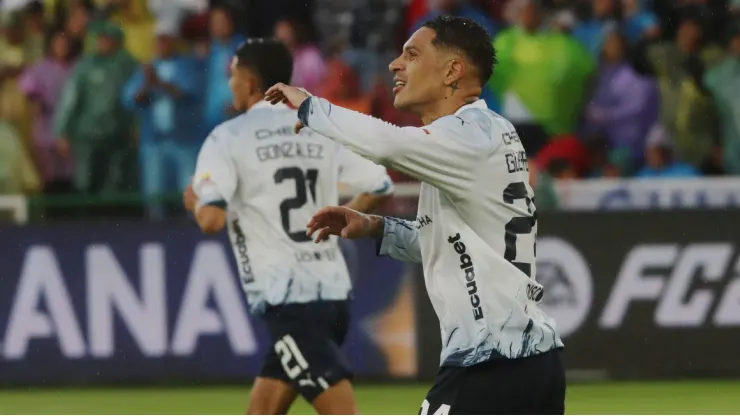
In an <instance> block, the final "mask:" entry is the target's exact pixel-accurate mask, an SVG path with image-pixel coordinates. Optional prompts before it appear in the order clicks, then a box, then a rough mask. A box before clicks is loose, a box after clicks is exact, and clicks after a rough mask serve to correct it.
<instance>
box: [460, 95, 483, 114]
mask: <svg viewBox="0 0 740 416" xmlns="http://www.w3.org/2000/svg"><path fill="white" fill-rule="evenodd" d="M468 108H480V109H485V108H488V105H486V101H485V100H481V99H479V100H476V101H474V102H472V103H470V104H465V105H464V106H462V107H460V108H458V109H457V111H455V115H458V114H460V113H462V112H463V111H465V110H467V109H468Z"/></svg>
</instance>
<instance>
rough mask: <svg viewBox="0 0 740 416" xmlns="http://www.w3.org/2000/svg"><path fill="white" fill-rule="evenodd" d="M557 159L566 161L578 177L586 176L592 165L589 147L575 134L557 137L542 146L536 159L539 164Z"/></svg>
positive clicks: (543, 164)
mask: <svg viewBox="0 0 740 416" xmlns="http://www.w3.org/2000/svg"><path fill="white" fill-rule="evenodd" d="M556 159H557V160H564V161H566V162H567V163H568V166H570V167H572V168H573V170H574V172H575V175H576V176H577V177H583V176H585V175H586V174H587V173H588V170H589V168H590V166H591V157H590V155H589V153H588V148H587V147H586V146H585V145H584V144H583V142H582V141H581V140H579V139H578V137H576V136H574V135H563V136H559V137H555V138H554V140H552V141H550V142H548V143H547V144H546V145H544V146H543V147H542V150H540V152H539V153H538V154H537V158H536V159H534V160H536V161H537V164H538V165H539V166H549V165H550V162H551V161H553V160H556ZM530 160H531V159H530Z"/></svg>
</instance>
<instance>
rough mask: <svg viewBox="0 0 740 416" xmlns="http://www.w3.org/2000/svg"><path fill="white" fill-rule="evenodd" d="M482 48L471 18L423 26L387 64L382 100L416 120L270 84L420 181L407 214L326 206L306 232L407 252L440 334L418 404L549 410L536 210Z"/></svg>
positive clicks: (473, 410) (553, 345)
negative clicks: (490, 91)
mask: <svg viewBox="0 0 740 416" xmlns="http://www.w3.org/2000/svg"><path fill="white" fill-rule="evenodd" d="M495 61H496V60H495V51H494V49H493V46H492V43H491V39H490V37H489V36H488V34H487V33H486V31H485V29H483V28H482V27H481V26H480V25H478V24H476V23H475V22H473V21H471V20H469V19H464V18H457V17H449V16H443V17H438V18H436V19H434V20H431V21H429V22H427V23H426V24H425V25H424V26H423V27H422V28H421V29H419V30H418V31H416V32H415V33H414V34H413V35H412V36H411V38H410V39H409V40H408V41H407V42H406V45H405V46H404V48H403V53H402V54H401V56H400V57H398V58H397V59H396V60H395V61H393V62H392V63H391V64H390V70H391V71H392V72H393V73H394V74H395V83H396V87H395V88H394V90H393V91H394V94H395V101H394V103H395V106H396V107H397V108H400V109H405V110H410V111H413V112H415V113H417V114H419V115H420V116H421V119H422V121H423V122H424V124H425V127H422V128H413V127H405V128H400V127H397V126H393V125H391V124H388V123H385V122H383V121H381V120H378V119H375V118H372V117H369V116H365V115H362V114H359V113H356V112H353V111H350V110H347V109H344V108H341V107H338V106H335V105H332V104H331V103H330V102H328V101H326V100H323V99H321V98H318V97H309V96H308V95H307V94H306V93H305V92H304V91H302V90H300V89H297V88H294V87H290V86H287V85H284V84H277V85H275V86H273V87H272V88H270V90H269V91H268V92H267V96H266V99H267V100H268V101H270V102H272V103H279V102H281V101H287V102H290V103H291V104H292V105H294V106H298V107H299V110H298V119H299V123H298V125H297V127H298V128H299V129H300V128H302V127H308V128H310V129H311V130H313V131H314V132H316V133H319V134H322V135H325V136H327V137H329V138H331V139H333V140H334V141H336V142H338V143H341V144H343V145H345V146H347V148H349V149H351V150H353V151H354V152H356V153H358V154H359V155H361V156H363V157H365V158H367V159H370V160H373V161H375V162H377V163H380V164H383V165H385V166H387V167H390V168H393V169H396V170H399V171H402V172H405V173H407V174H408V175H410V176H413V177H416V178H418V179H419V180H421V181H422V184H421V193H420V195H419V209H418V215H417V217H418V218H417V220H416V221H414V222H410V221H403V220H398V219H394V218H382V217H377V216H369V215H364V214H361V213H358V212H356V211H354V210H352V209H350V208H347V207H329V208H324V209H322V210H320V211H318V212H317V213H316V215H315V216H314V217H313V219H312V220H311V221H310V222H309V224H308V234H309V235H314V234H315V239H316V241H317V242H321V241H324V240H325V239H326V238H328V237H329V236H332V235H341V236H342V237H344V238H360V237H364V236H372V237H376V238H377V239H378V240H379V248H378V249H379V254H380V255H388V256H391V257H393V258H396V259H400V260H406V261H414V262H420V263H422V265H423V268H424V277H425V280H426V286H427V291H428V293H429V296H430V298H431V301H432V304H433V306H434V309H435V311H436V312H437V316H438V317H439V321H440V324H441V325H440V326H441V330H442V334H441V336H442V354H441V368H440V369H439V372H438V374H437V378H436V380H435V383H434V386H433V387H432V389H431V390H430V391H429V393H428V394H427V397H426V400H424V401H423V403H422V406H421V409H420V413H421V414H432V413H434V414H562V413H564V402H565V375H564V367H563V363H562V361H561V349H562V347H563V343H562V341H561V340H560V337H559V335H558V333H557V331H556V330H555V327H554V322H553V320H552V319H551V318H549V317H548V316H547V315H546V314H545V313H543V312H542V310H540V308H539V307H538V304H539V303H540V302H541V300H542V296H543V288H542V286H541V285H540V284H539V283H537V282H536V281H535V276H536V262H535V259H536V249H535V240H536V236H537V213H536V208H535V198H534V193H533V191H532V188H531V187H530V185H529V180H528V176H529V175H528V170H529V168H528V166H527V155H526V153H525V151H524V148H523V146H522V144H521V141H520V140H521V139H520V138H519V136H518V135H517V132H516V131H515V129H514V127H513V126H512V125H511V123H510V122H509V121H507V120H506V119H504V118H503V117H501V116H500V115H498V114H496V113H494V112H492V111H490V110H488V108H487V107H486V105H485V103H484V102H483V101H482V100H480V99H479V95H480V94H481V91H482V86H483V85H485V84H486V82H487V81H488V79H489V78H490V76H491V74H492V72H493V66H494V64H495Z"/></svg>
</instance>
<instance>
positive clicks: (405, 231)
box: [377, 217, 421, 263]
mask: <svg viewBox="0 0 740 416" xmlns="http://www.w3.org/2000/svg"><path fill="white" fill-rule="evenodd" d="M377 249H378V255H379V256H387V257H390V258H393V259H396V260H401V261H411V262H414V263H421V246H419V230H418V229H417V228H416V222H413V221H406V220H401V219H398V218H393V217H385V225H384V228H383V238H381V239H380V240H379V241H378V247H377Z"/></svg>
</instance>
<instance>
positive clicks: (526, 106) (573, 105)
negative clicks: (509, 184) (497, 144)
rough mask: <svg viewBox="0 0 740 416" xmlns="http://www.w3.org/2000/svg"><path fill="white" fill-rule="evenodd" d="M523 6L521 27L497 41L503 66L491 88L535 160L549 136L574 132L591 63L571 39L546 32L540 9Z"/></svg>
mask: <svg viewBox="0 0 740 416" xmlns="http://www.w3.org/2000/svg"><path fill="white" fill-rule="evenodd" d="M524 1H525V3H526V4H525V5H524V8H523V9H522V10H521V14H520V16H519V20H518V22H519V23H518V24H517V26H515V27H512V28H509V29H506V30H504V31H503V32H501V33H500V34H499V36H498V37H496V39H495V41H494V45H495V47H496V50H497V51H498V54H497V56H498V61H499V63H498V65H497V67H496V72H495V73H494V75H493V77H491V80H490V82H489V85H490V86H491V89H492V90H493V91H494V92H495V93H496V94H497V95H498V98H499V100H501V102H502V107H503V113H504V115H505V116H506V118H508V119H509V120H510V121H511V122H512V123H514V125H515V126H516V128H517V130H518V132H519V135H520V137H522V139H523V144H524V148H525V149H526V150H527V152H528V153H529V154H530V155H536V154H537V152H538V151H539V150H540V148H541V147H542V146H543V145H544V144H545V143H546V142H547V141H548V139H549V137H551V136H554V135H559V134H564V133H570V132H573V131H574V128H575V123H576V121H577V119H578V116H579V113H580V109H581V106H582V104H583V98H584V97H583V93H584V90H585V84H586V81H587V79H588V77H589V76H590V74H591V72H592V71H593V61H592V59H591V57H590V56H589V55H588V52H587V51H586V49H585V48H583V46H581V45H580V44H579V43H578V42H577V41H576V40H574V39H573V38H572V37H571V36H569V35H567V34H563V33H558V32H554V31H549V30H543V29H542V28H541V13H542V11H541V10H540V7H539V6H538V5H537V3H536V2H535V1H534V0H524Z"/></svg>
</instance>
